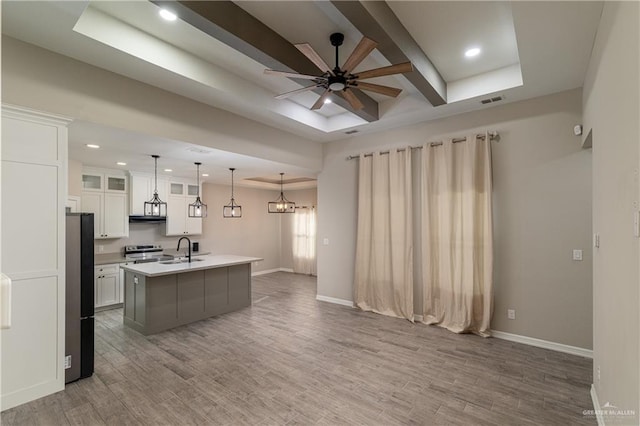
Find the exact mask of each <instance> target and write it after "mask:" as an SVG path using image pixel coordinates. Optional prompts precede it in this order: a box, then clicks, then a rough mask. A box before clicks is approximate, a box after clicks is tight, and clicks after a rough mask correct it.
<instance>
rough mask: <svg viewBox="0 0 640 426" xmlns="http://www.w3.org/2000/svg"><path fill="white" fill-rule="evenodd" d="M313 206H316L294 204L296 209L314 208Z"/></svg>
mask: <svg viewBox="0 0 640 426" xmlns="http://www.w3.org/2000/svg"><path fill="white" fill-rule="evenodd" d="M315 207H316V206H311V207H309V206H296V207H295V208H296V209H314V208H315Z"/></svg>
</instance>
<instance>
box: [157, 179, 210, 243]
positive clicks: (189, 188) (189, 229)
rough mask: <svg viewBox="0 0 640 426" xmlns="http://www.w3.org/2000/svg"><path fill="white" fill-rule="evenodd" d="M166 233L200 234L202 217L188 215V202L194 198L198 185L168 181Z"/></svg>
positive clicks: (191, 201)
mask: <svg viewBox="0 0 640 426" xmlns="http://www.w3.org/2000/svg"><path fill="white" fill-rule="evenodd" d="M168 188H169V197H168V198H167V223H166V228H165V229H166V235H167V236H173V235H179V236H183V235H200V234H202V218H195V217H189V204H191V203H193V202H194V201H195V200H196V196H197V194H198V185H196V184H195V183H193V182H181V181H177V180H170V181H169V182H168Z"/></svg>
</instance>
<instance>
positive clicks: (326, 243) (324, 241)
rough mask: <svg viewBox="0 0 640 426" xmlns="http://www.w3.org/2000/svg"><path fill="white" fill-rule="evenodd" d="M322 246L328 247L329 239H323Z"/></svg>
mask: <svg viewBox="0 0 640 426" xmlns="http://www.w3.org/2000/svg"><path fill="white" fill-rule="evenodd" d="M322 245H325V246H328V245H329V239H328V238H323V239H322Z"/></svg>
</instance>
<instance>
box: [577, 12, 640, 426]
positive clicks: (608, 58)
mask: <svg viewBox="0 0 640 426" xmlns="http://www.w3.org/2000/svg"><path fill="white" fill-rule="evenodd" d="M639 21H640V7H639V5H638V3H637V2H624V3H619V2H605V5H604V10H603V13H602V18H601V21H600V26H599V27H598V34H597V37H596V40H595V45H594V49H593V54H592V57H591V62H590V64H589V70H588V73H587V76H586V79H585V84H584V92H583V102H584V124H585V129H586V131H587V132H588V131H589V130H592V135H593V231H594V232H596V233H598V234H600V248H598V249H595V254H594V259H593V290H594V304H593V309H594V317H593V321H594V330H593V343H594V347H593V367H594V372H593V380H594V386H595V390H596V393H597V395H598V400H599V402H600V404H601V405H603V404H605V403H606V402H610V403H611V404H614V405H615V406H616V407H618V409H620V410H635V413H636V416H635V418H634V419H632V418H625V419H624V421H623V423H624V424H638V423H640V419H639V418H638V414H639V413H640V401H639V399H640V391H639V389H638V388H639V386H640V371H639V366H640V351H639V349H638V346H639V333H640V326H639V323H640V318H639V316H638V312H639V311H640V301H639V297H640V292H639V287H640V271H639V269H640V250H639V247H638V246H639V243H638V238H636V237H635V236H634V235H633V213H634V212H635V211H638V209H639V207H638V200H639V199H640V185H639V183H638V168H639V166H640V158H639V155H640V149H639V145H640V124H639V123H640V106H639V102H640V101H639V93H640V85H639V82H638V76H639V75H640V72H639V71H640V70H639V69H638V64H639V61H640V58H639V52H640V46H639V42H638V40H639V39H640V34H639V31H638V22H639ZM598 370H600V374H599V375H598ZM605 422H607V423H609V420H608V419H605Z"/></svg>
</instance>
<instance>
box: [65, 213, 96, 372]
mask: <svg viewBox="0 0 640 426" xmlns="http://www.w3.org/2000/svg"><path fill="white" fill-rule="evenodd" d="M93 220H94V218H93V213H67V230H66V234H67V240H66V264H67V267H66V309H65V311H66V335H65V383H69V382H73V381H76V380H78V379H83V378H85V377H89V376H91V375H92V374H93V347H94V342H93V333H94V319H93V314H94V298H93V292H94V286H93V276H94V272H93V271H94V270H93V264H94V261H93V232H94V231H93Z"/></svg>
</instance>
